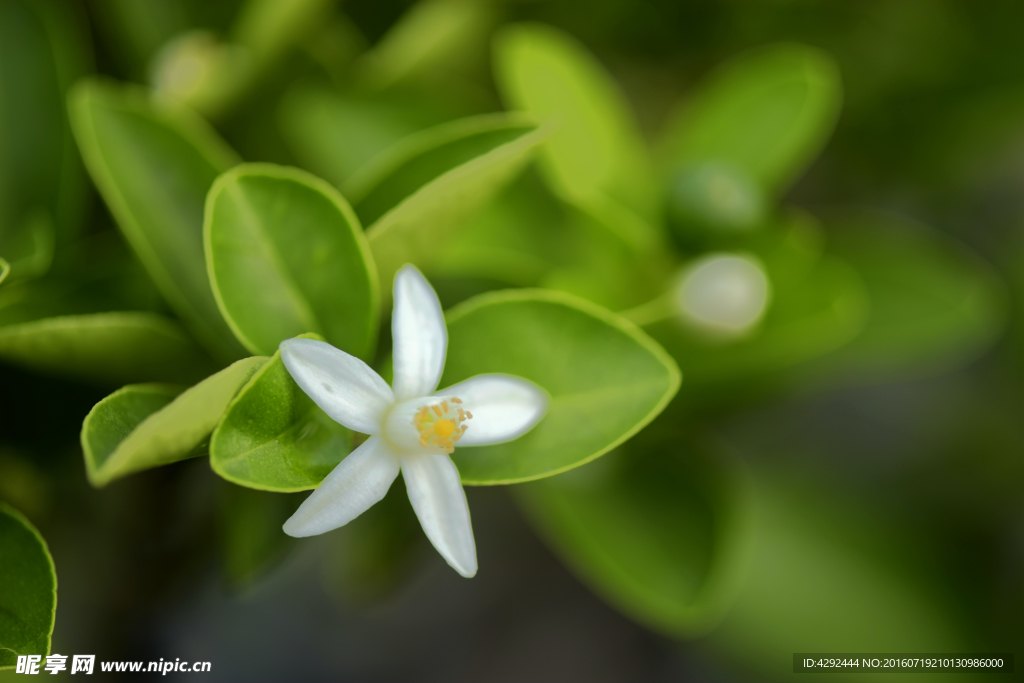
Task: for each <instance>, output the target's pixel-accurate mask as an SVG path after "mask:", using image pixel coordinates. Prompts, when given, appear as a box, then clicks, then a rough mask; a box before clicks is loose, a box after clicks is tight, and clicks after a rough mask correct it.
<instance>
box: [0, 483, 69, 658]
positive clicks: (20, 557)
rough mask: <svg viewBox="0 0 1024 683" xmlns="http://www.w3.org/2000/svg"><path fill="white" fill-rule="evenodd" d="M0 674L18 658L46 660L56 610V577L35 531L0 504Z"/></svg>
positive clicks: (16, 513) (20, 517) (14, 512)
mask: <svg viewBox="0 0 1024 683" xmlns="http://www.w3.org/2000/svg"><path fill="white" fill-rule="evenodd" d="M0 558H3V561H2V562H0V669H6V668H10V667H13V666H14V665H15V664H17V661H18V655H47V654H49V653H50V634H51V633H53V620H54V615H55V612H56V609H57V575H56V573H55V570H54V567H53V559H52V558H51V557H50V552H49V550H48V549H47V547H46V541H44V540H43V538H42V536H40V535H39V532H38V531H36V530H35V527H33V526H32V524H31V523H29V521H28V520H27V519H25V518H24V517H23V516H22V515H21V513H19V512H17V511H16V510H14V509H13V508H11V507H8V506H7V505H5V504H3V503H0Z"/></svg>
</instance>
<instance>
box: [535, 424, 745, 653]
mask: <svg viewBox="0 0 1024 683" xmlns="http://www.w3.org/2000/svg"><path fill="white" fill-rule="evenodd" d="M652 428H653V427H652ZM673 428H674V425H673ZM643 439H644V437H638V439H637V440H643ZM635 443H636V440H634V441H631V442H630V443H629V444H627V445H626V446H624V447H623V448H622V449H620V450H617V451H616V452H614V453H611V454H609V455H607V456H605V457H603V458H601V459H600V460H599V461H597V462H594V463H591V464H589V465H587V466H586V467H582V468H580V469H578V470H573V471H572V472H569V473H566V474H563V475H561V476H558V477H550V478H548V479H544V480H542V481H538V482H533V483H530V484H527V485H525V486H521V487H516V489H515V491H516V493H517V494H519V495H518V499H519V501H520V503H522V504H523V506H524V508H525V510H526V512H527V513H528V515H529V518H530V521H531V522H532V523H533V526H534V527H536V528H537V529H538V531H539V532H540V533H541V534H542V536H544V537H545V538H546V540H547V541H548V543H549V544H550V545H551V546H552V547H553V549H554V550H555V551H556V552H557V553H558V554H559V555H561V556H562V558H563V559H564V560H565V561H566V563H567V564H568V565H569V567H570V568H572V569H573V570H574V571H575V572H576V573H577V574H578V575H579V576H580V577H581V578H582V579H583V580H584V581H585V582H586V583H587V584H589V585H590V586H591V587H592V588H593V589H594V591H595V592H597V593H598V594H599V595H601V596H602V597H604V598H605V599H606V600H608V602H610V603H611V604H612V605H614V606H616V607H617V608H618V609H620V610H621V611H623V612H624V613H625V614H627V615H629V616H630V617H632V618H634V619H636V620H637V621H639V622H640V623H642V624H645V625H647V626H649V627H651V628H653V629H655V630H657V631H660V632H663V633H665V634H667V635H670V636H674V637H691V638H692V637H694V636H697V635H701V634H703V633H706V632H707V631H709V630H710V629H711V628H713V627H714V626H715V624H716V623H717V622H718V621H719V620H720V619H721V618H722V617H723V616H724V614H725V612H726V610H727V609H728V607H729V606H730V604H731V600H732V599H733V598H734V597H735V594H736V592H737V590H738V589H739V587H740V580H741V578H742V576H743V574H742V571H743V569H744V567H745V565H744V562H743V560H744V559H745V557H744V553H745V552H746V550H747V544H748V542H749V533H750V521H751V520H750V517H751V511H750V501H749V492H748V486H747V484H746V481H745V479H744V477H743V476H742V474H741V473H740V472H738V471H736V467H735V466H734V465H732V466H730V464H729V461H728V460H727V459H725V458H722V457H721V454H717V453H716V454H710V453H707V452H703V451H702V449H700V448H698V447H695V446H693V445H692V444H690V443H689V442H688V441H685V440H682V439H681V438H680V437H679V435H677V434H676V435H673V438H672V439H670V440H662V441H660V442H658V443H656V444H645V447H642V448H638V447H637V446H635ZM712 456H716V457H712Z"/></svg>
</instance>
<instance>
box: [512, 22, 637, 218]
mask: <svg viewBox="0 0 1024 683" xmlns="http://www.w3.org/2000/svg"><path fill="white" fill-rule="evenodd" d="M494 60H495V78H496V80H497V83H498V87H499V89H500V90H501V93H502V95H503V97H504V99H505V101H506V103H507V104H508V105H509V106H510V107H512V108H514V109H519V110H522V111H526V112H529V113H530V114H532V115H534V116H536V117H537V118H538V120H541V121H549V120H550V121H552V122H553V124H554V125H555V126H556V131H555V132H554V133H553V134H552V135H551V137H550V138H549V139H548V140H547V141H546V142H545V144H544V152H543V156H542V159H543V161H544V168H545V170H546V171H547V173H548V176H549V179H550V180H551V181H552V182H553V184H554V186H555V187H556V188H558V189H559V190H561V191H564V192H566V193H568V194H569V195H570V196H583V197H586V196H589V195H592V194H595V193H596V194H604V193H607V194H609V195H611V196H612V197H614V198H616V199H618V200H619V201H621V202H622V203H624V204H626V205H627V206H629V207H630V208H632V209H633V210H634V211H637V212H638V213H640V214H641V215H644V216H649V215H650V214H651V212H652V204H653V202H654V200H655V196H654V193H655V192H656V188H655V183H654V182H652V178H653V176H652V173H651V168H650V160H649V158H648V153H647V149H646V146H645V144H644V142H643V139H642V137H641V135H640V133H639V131H638V130H637V125H636V123H635V122H634V120H633V116H632V113H631V112H630V111H629V105H628V103H627V102H626V99H625V97H624V96H623V94H622V93H621V92H620V90H619V88H618V86H617V84H616V83H615V82H614V81H613V80H612V78H611V76H610V75H609V74H608V73H607V72H606V71H605V69H604V68H603V67H602V66H601V64H599V63H598V62H597V60H596V59H595V58H594V56H593V55H591V54H590V52H588V51H587V49H586V48H585V47H584V46H583V45H581V44H579V43H578V42H577V41H576V39H575V38H573V37H572V36H570V35H568V34H567V33H563V32H562V31H559V30H557V29H555V28H552V27H550V26H545V25H542V24H519V25H514V26H512V27H509V28H506V29H504V30H503V31H502V32H501V33H500V34H499V35H498V37H497V39H496V41H495V47H494Z"/></svg>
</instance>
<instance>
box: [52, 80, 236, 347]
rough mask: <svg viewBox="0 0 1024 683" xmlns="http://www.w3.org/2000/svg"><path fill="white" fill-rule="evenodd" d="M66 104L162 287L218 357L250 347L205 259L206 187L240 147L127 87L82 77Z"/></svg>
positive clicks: (116, 209)
mask: <svg viewBox="0 0 1024 683" xmlns="http://www.w3.org/2000/svg"><path fill="white" fill-rule="evenodd" d="M69 107H70V112H71V122H72V126H73V128H74V131H75V137H76V138H77V140H78V145H79V148H80V150H81V152H82V157H83V158H84V159H85V163H86V167H87V168H88V169H89V172H90V174H91V175H92V178H93V181H94V182H95V183H96V186H97V187H98V188H99V190H100V193H101V194H102V195H103V198H104V199H105V200H106V202H107V206H108V207H110V211H111V213H112V214H113V215H114V218H115V219H116V220H117V223H118V226H119V227H120V228H121V231H122V232H123V233H124V235H125V237H127V238H128V242H129V243H130V244H131V245H132V248H133V249H134V250H135V253H136V254H137V255H138V256H139V259H140V260H141V261H142V263H143V265H145V267H146V269H147V270H148V271H149V274H150V276H151V277H152V278H153V280H154V281H155V282H156V284H157V287H159V288H160V291H161V292H162V293H163V294H164V296H165V297H166V298H167V300H168V302H170V304H171V306H172V307H173V308H174V309H175V311H177V312H178V314H179V315H181V317H182V318H183V319H184V320H185V321H186V323H187V324H188V325H189V327H190V328H191V329H192V331H193V332H194V333H195V334H196V336H197V337H198V338H199V339H200V341H202V343H203V344H204V345H205V346H206V347H207V348H208V349H209V350H210V351H211V352H212V353H214V355H215V356H216V357H217V358H218V359H220V360H221V361H230V360H234V359H236V358H239V357H241V356H243V355H245V353H244V351H243V349H242V347H241V346H240V345H239V344H238V342H237V341H236V340H235V339H234V336H233V335H232V334H231V330H230V329H229V328H228V325H227V323H225V322H224V319H223V318H222V317H221V314H220V311H219V310H218V308H217V302H216V301H215V300H214V297H213V291H212V290H211V288H210V282H209V279H208V278H207V274H206V262H205V259H204V257H203V204H204V202H205V200H206V193H207V191H208V190H209V189H210V186H211V185H212V184H213V181H214V179H215V178H216V177H217V176H218V175H219V174H220V173H221V172H223V171H225V170H227V169H228V168H230V167H231V166H233V165H235V164H236V163H237V159H236V157H235V155H234V153H233V152H231V150H230V149H228V148H227V146H225V145H224V143H223V142H222V141H221V140H220V139H219V138H218V137H217V136H216V134H215V133H214V132H213V131H212V130H211V129H210V128H209V127H208V126H207V125H206V124H205V123H204V122H203V121H202V120H201V119H199V118H196V117H194V116H191V115H189V114H188V113H187V112H186V111H185V110H183V109H171V108H169V107H168V106H166V105H161V104H159V103H157V102H156V101H154V100H151V99H150V98H149V97H147V95H146V93H145V92H144V91H141V90H139V89H136V88H132V87H129V86H118V85H115V84H113V83H107V82H101V81H96V80H89V81H85V82H83V83H81V84H79V85H78V86H76V87H75V88H74V90H73V91H72V93H71V96H70V100H69Z"/></svg>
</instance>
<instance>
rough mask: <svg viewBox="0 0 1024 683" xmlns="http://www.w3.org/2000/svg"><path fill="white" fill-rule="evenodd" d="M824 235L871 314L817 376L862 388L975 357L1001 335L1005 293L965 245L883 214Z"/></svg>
mask: <svg viewBox="0 0 1024 683" xmlns="http://www.w3.org/2000/svg"><path fill="white" fill-rule="evenodd" d="M829 228H830V244H831V245H832V250H833V251H834V252H835V253H836V254H838V255H840V256H842V258H843V259H845V260H846V261H847V262H848V263H850V264H851V265H852V266H853V267H855V268H856V269H857V271H858V272H859V273H860V275H861V277H862V278H863V280H864V283H865V286H866V288H867V296H868V300H869V303H870V314H869V316H868V318H867V322H866V325H865V327H864V330H863V332H861V334H859V335H858V336H857V337H856V339H854V340H853V342H852V343H850V344H848V345H847V346H845V347H843V348H842V349H840V350H838V351H837V352H836V353H835V354H830V355H829V356H828V357H826V358H823V359H822V363H821V365H820V366H819V367H816V368H814V372H815V374H818V373H820V374H822V375H825V376H826V377H828V376H831V378H832V379H833V380H835V379H842V380H847V381H854V382H864V381H871V380H875V379H878V378H893V377H896V376H919V375H926V374H931V373H935V372H941V371H944V370H948V369H949V368H951V367H956V366H959V365H962V364H964V363H967V362H969V361H970V360H972V359H974V358H976V357H977V356H978V355H979V354H981V353H982V352H983V351H984V350H985V349H987V348H989V347H990V346H991V345H992V344H993V343H994V342H995V340H996V339H997V338H998V336H999V334H1000V333H1001V332H1002V330H1003V329H1004V327H1005V322H1006V316H1007V313H1008V311H1007V295H1006V291H1005V287H1004V285H1003V283H1002V282H1000V280H999V279H998V276H997V275H996V274H995V272H994V271H993V269H992V267H991V266H990V265H989V264H987V263H985V262H984V261H982V260H981V259H980V258H979V257H977V256H976V255H975V254H973V253H972V252H971V251H970V250H969V249H967V248H966V247H965V246H963V245H961V244H959V243H957V242H955V241H954V240H952V239H949V238H947V237H945V236H943V235H941V234H940V233H937V232H934V231H932V230H929V229H928V228H925V227H924V226H920V225H916V224H912V223H909V222H907V221H904V220H900V219H898V218H895V217H893V216H887V215H882V214H870V213H862V214H859V215H849V216H846V217H839V218H836V219H835V220H833V221H829Z"/></svg>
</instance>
